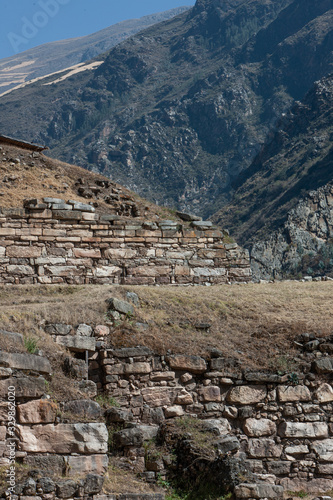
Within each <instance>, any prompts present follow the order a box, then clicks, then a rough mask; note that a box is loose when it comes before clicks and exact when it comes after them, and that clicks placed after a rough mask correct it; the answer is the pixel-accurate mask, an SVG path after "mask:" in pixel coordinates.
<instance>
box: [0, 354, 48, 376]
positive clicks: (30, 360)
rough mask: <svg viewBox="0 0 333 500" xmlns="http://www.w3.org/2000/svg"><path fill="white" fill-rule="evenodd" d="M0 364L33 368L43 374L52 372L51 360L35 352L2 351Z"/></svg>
mask: <svg viewBox="0 0 333 500" xmlns="http://www.w3.org/2000/svg"><path fill="white" fill-rule="evenodd" d="M0 365H4V366H9V367H10V368H15V369H16V370H33V371H35V372H39V373H43V374H44V373H45V374H50V373H51V365H50V362H49V360H48V359H47V358H43V357H41V356H35V355H34V354H18V353H9V352H0Z"/></svg>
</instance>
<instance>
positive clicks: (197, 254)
mask: <svg viewBox="0 0 333 500" xmlns="http://www.w3.org/2000/svg"><path fill="white" fill-rule="evenodd" d="M227 241H230V239H229V237H228V235H227V233H223V232H221V231H220V230H217V229H215V228H213V227H212V223H211V222H209V221H192V222H189V223H183V224H181V223H179V222H177V221H171V220H170V221H158V222H149V221H140V220H138V219H137V218H135V219H129V218H124V217H123V218H120V217H119V216H117V215H98V214H96V213H95V209H94V207H93V206H91V205H86V204H83V203H79V202H75V201H71V200H70V201H68V202H64V201H63V200H60V199H59V200H58V199H54V198H44V199H43V202H42V203H40V202H38V200H29V201H28V202H27V203H26V204H25V208H24V209H2V210H1V213H0V283H12V284H35V283H42V284H53V283H69V284H88V283H101V284H104V283H119V284H148V285H153V284H203V283H212V284H214V283H226V282H247V281H249V280H250V279H251V271H250V266H249V255H248V252H247V251H246V250H242V249H241V248H239V247H238V245H237V244H236V243H227Z"/></svg>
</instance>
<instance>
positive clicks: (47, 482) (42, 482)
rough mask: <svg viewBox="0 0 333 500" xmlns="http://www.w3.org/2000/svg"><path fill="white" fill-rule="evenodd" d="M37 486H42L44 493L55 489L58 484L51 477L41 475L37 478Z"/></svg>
mask: <svg viewBox="0 0 333 500" xmlns="http://www.w3.org/2000/svg"><path fill="white" fill-rule="evenodd" d="M37 488H41V489H42V490H43V493H44V494H47V493H52V492H53V491H55V488H56V485H55V483H54V481H53V480H52V479H51V478H50V477H41V478H39V479H38V480H37Z"/></svg>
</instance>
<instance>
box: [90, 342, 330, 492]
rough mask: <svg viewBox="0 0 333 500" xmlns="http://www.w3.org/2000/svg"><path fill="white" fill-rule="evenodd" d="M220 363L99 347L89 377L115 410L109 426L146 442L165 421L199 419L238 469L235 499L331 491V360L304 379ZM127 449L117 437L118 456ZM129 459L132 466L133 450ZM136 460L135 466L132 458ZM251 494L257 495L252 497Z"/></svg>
mask: <svg viewBox="0 0 333 500" xmlns="http://www.w3.org/2000/svg"><path fill="white" fill-rule="evenodd" d="M220 356H221V354H219V353H218V352H212V357H211V359H204V358H202V357H198V356H186V355H177V354H173V355H171V354H170V355H169V356H156V355H155V354H154V353H153V352H151V351H150V350H149V349H148V348H146V347H135V348H122V349H103V348H101V349H100V351H99V353H98V354H97V353H95V354H94V355H93V358H94V359H92V361H91V364H90V371H91V377H92V378H93V380H95V382H96V383H97V384H98V386H99V388H100V390H104V391H105V392H106V393H107V394H109V395H110V396H112V397H113V398H115V399H116V401H117V403H118V404H119V405H120V408H115V409H114V410H113V414H111V417H110V419H111V421H115V422H119V421H124V419H125V420H127V421H128V422H131V427H132V428H133V427H135V426H136V427H137V429H141V430H142V429H143V432H147V430H146V429H147V428H148V429H150V432H151V433H152V435H153V434H154V431H152V429H153V428H155V435H156V433H157V429H158V427H159V426H160V425H161V424H162V423H163V422H165V420H170V419H173V418H175V417H183V416H184V417H185V416H194V417H197V418H200V419H204V421H205V422H206V423H207V426H210V428H212V429H213V430H214V431H215V432H216V433H217V434H218V435H219V437H218V438H217V441H218V446H219V450H220V452H221V453H222V454H223V453H226V454H232V455H234V456H235V457H238V458H239V459H240V460H241V461H242V462H243V463H245V464H246V468H247V471H248V472H249V474H250V476H251V478H252V479H251V481H250V484H247V485H246V486H244V485H243V486H239V487H238V488H236V496H237V495H238V497H239V498H261V497H262V495H263V497H268V498H270V497H271V498H275V497H276V496H279V495H280V494H281V492H282V491H283V489H284V490H285V491H305V492H311V493H319V492H322V493H323V492H327V491H329V490H332V489H333V423H332V422H333V417H332V409H333V388H332V385H331V383H330V374H331V373H332V371H333V368H332V367H333V358H329V357H327V356H325V355H324V356H323V357H322V358H320V359H319V358H318V360H315V361H314V362H313V363H312V365H311V363H310V364H309V363H308V365H307V366H305V367H304V370H303V371H304V373H298V374H297V375H296V374H295V373H290V374H285V375H283V376H282V375H278V374H274V373H263V372H258V371H250V370H243V369H242V367H241V366H240V365H239V364H237V363H236V362H235V361H233V360H230V359H226V358H223V357H220ZM121 419H123V420H121ZM133 436H134V440H135V439H136V437H135V436H136V435H135V433H134V434H133ZM134 445H135V443H134V442H131V439H130V438H129V437H128V436H124V448H125V451H126V447H129V449H130V448H131V447H132V448H133V446H134ZM131 456H132V460H133V451H132V454H131ZM137 460H138V461H140V460H142V459H140V456H139V455H138V457H137ZM163 469H164V467H163V464H161V466H160V469H158V468H156V469H154V470H155V472H151V471H150V472H149V474H150V476H151V475H154V474H155V475H156V476H157V474H161V473H162V474H163V473H164V472H165V471H164V470H163ZM150 476H149V477H150ZM250 476H249V477H250ZM253 478H254V479H253ZM258 485H259V486H258ZM265 485H266V486H265ZM273 485H274V488H273ZM277 486H279V487H282V488H281V489H278V488H277ZM258 488H259V490H260V488H261V490H260V491H264V492H265V494H263V493H262V495H261V496H260V494H259V493H258V492H257V489H258ZM259 490H258V491H259ZM258 495H259V496H258ZM238 497H237V498H238Z"/></svg>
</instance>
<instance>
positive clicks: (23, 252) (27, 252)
mask: <svg viewBox="0 0 333 500" xmlns="http://www.w3.org/2000/svg"><path fill="white" fill-rule="evenodd" d="M41 253H42V249H41V248H40V247H34V246H23V245H22V246H17V245H12V246H10V247H7V250H6V256H7V257H15V258H17V259H20V258H28V259H30V258H35V257H39V256H40V255H41Z"/></svg>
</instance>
